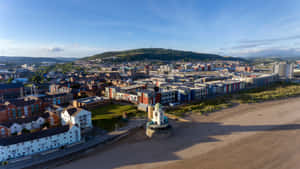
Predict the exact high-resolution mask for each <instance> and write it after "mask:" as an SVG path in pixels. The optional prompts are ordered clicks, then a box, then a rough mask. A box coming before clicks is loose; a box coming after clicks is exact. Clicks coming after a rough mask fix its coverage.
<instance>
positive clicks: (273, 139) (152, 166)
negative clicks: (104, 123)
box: [56, 98, 300, 169]
mask: <svg viewBox="0 0 300 169" xmlns="http://www.w3.org/2000/svg"><path fill="white" fill-rule="evenodd" d="M189 119H190V120H191V122H189V123H179V122H173V123H172V124H173V127H174V135H173V136H172V137H170V138H168V139H165V140H150V139H147V138H146V137H145V135H144V131H139V132H137V133H136V134H134V135H131V136H130V137H128V138H126V139H124V140H122V141H120V142H118V143H115V144H112V145H109V146H107V147H105V148H103V147H99V148H97V147H96V148H95V149H94V150H92V151H90V152H88V153H86V154H85V155H84V157H82V158H80V159H76V160H74V161H72V162H70V163H67V164H65V165H62V166H58V167H56V169H82V168H84V169H93V168H97V169H115V168H121V169H156V168H159V169H257V168H260V169H286V168H288V169H298V168H300V161H299V160H298V159H299V158H300V98H290V99H285V100H279V101H270V102H265V103H258V104H249V105H246V104H245V105H239V106H236V107H233V108H230V109H226V110H222V111H218V112H215V113H211V114H210V115H208V116H204V115H202V116H200V115H192V116H190V117H189ZM245 164H247V165H245Z"/></svg>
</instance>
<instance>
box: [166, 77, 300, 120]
mask: <svg viewBox="0 0 300 169" xmlns="http://www.w3.org/2000/svg"><path fill="white" fill-rule="evenodd" d="M293 96H300V84H293V83H282V82H281V83H275V84H273V85H272V86H269V87H265V88H256V89H251V90H246V91H243V92H240V93H235V94H231V95H225V96H218V97H216V98H213V99H207V100H203V101H201V102H198V103H193V104H187V105H182V106H178V107H175V108H171V109H169V110H167V112H168V113H170V114H174V115H176V116H185V115H187V114H190V113H198V114H205V113H210V112H214V111H217V110H220V109H224V108H228V107H231V106H233V105H237V104H241V103H242V104H243V103H258V102H263V101H268V100H276V99H283V98H288V97H293Z"/></svg>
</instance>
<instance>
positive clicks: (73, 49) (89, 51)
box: [0, 39, 106, 57]
mask: <svg viewBox="0 0 300 169" xmlns="http://www.w3.org/2000/svg"><path fill="white" fill-rule="evenodd" d="M104 51H106V50H105V49H103V48H97V47H90V46H83V45H79V44H55V43H54V44H33V43H24V42H15V41H12V40H6V39H0V55H2V56H32V57H84V56H90V55H94V54H97V53H101V52H104Z"/></svg>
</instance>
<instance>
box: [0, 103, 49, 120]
mask: <svg viewBox="0 0 300 169" xmlns="http://www.w3.org/2000/svg"><path fill="white" fill-rule="evenodd" d="M45 106H46V104H45V103H44V102H43V101H42V100H40V99H37V100H24V99H18V100H13V101H7V102H5V103H4V104H2V105H0V122H4V121H7V120H13V119H18V118H22V117H31V116H34V115H38V114H39V113H41V112H43V111H44V110H45Z"/></svg>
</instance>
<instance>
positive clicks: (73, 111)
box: [61, 107, 93, 129]
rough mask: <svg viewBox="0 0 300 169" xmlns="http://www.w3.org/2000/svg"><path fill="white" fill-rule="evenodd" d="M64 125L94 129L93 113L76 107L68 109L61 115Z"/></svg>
mask: <svg viewBox="0 0 300 169" xmlns="http://www.w3.org/2000/svg"><path fill="white" fill-rule="evenodd" d="M61 120H62V124H63V125H66V124H73V125H74V124H78V125H79V127H80V128H81V129H89V128H92V127H93V124H92V113H91V112H89V111H87V110H84V109H81V108H75V107H68V108H67V109H65V111H63V112H62V113H61Z"/></svg>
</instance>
